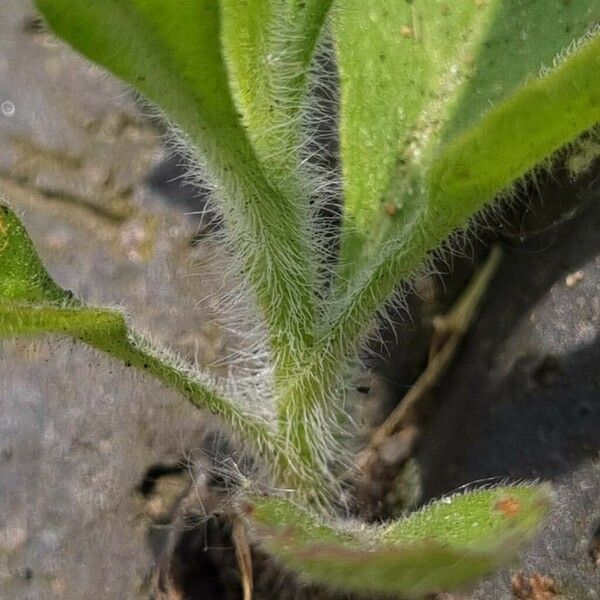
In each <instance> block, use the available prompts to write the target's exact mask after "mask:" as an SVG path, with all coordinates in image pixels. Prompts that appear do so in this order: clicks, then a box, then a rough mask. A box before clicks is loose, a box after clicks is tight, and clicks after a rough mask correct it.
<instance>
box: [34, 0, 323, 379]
mask: <svg viewBox="0 0 600 600" xmlns="http://www.w3.org/2000/svg"><path fill="white" fill-rule="evenodd" d="M37 4H38V6H39V8H40V10H41V11H42V13H43V14H44V16H45V17H46V18H47V20H48V21H49V23H50V25H51V26H52V28H53V29H54V30H55V31H56V32H57V33H58V34H59V35H60V36H61V37H63V38H64V39H65V40H66V41H68V42H69V43H70V44H72V45H73V46H74V47H75V48H76V49H77V50H79V51H80V52H82V53H83V54H85V55H86V56H87V57H89V58H90V59H92V60H93V61H95V62H97V63H98V64H100V65H102V66H103V67H106V68H108V69H110V70H111V71H112V72H113V73H115V74H116V75H117V76H119V77H120V78H122V79H123V80H125V81H126V82H128V83H129V84H131V85H132V86H134V87H135V88H136V89H138V90H139V91H141V92H142V93H143V94H144V95H145V96H146V97H147V98H148V99H150V100H151V101H152V102H153V103H155V104H157V105H158V106H159V107H161V108H162V109H163V110H164V111H165V112H166V114H167V115H168V116H169V117H170V118H171V119H172V120H173V121H174V122H175V123H176V124H177V125H178V126H179V127H180V128H181V129H182V130H183V132H184V133H185V134H186V135H187V137H188V139H189V140H191V141H192V143H193V144H194V145H195V146H196V147H197V148H198V149H199V150H200V153H201V154H202V158H203V160H204V161H205V162H206V163H207V165H208V169H209V175H211V176H213V177H214V178H216V180H217V182H218V183H219V184H220V185H221V186H222V189H223V191H224V194H223V195H222V210H223V214H224V217H225V219H226V223H227V229H228V232H229V237H230V240H231V241H232V243H233V245H234V247H235V248H236V250H237V252H238V255H239V257H240V260H241V262H242V265H243V269H242V270H243V271H244V272H245V274H246V275H247V277H248V279H249V282H250V284H251V286H252V289H253V290H254V292H255V294H256V297H257V299H258V303H259V305H260V308H261V310H262V313H263V315H264V317H265V321H266V325H267V328H268V331H269V334H270V341H271V347H272V349H273V353H274V362H275V363H276V365H277V366H278V367H281V368H282V369H284V368H285V367H289V365H290V363H293V362H294V361H293V360H292V358H291V357H292V356H293V355H294V354H295V352H297V351H298V350H299V349H302V348H304V347H305V345H308V344H310V343H311V341H312V336H313V319H314V298H313V290H314V284H313V279H314V274H315V265H314V264H312V252H311V248H310V244H309V243H308V241H307V236H306V227H307V225H306V223H305V222H304V219H305V216H306V215H305V214H304V213H303V211H301V210H298V206H297V204H296V200H297V198H296V197H290V196H288V195H286V194H285V193H282V192H281V190H280V189H277V188H276V187H275V186H274V185H273V182H274V179H276V178H273V177H269V176H268V174H266V172H265V170H264V168H265V167H268V165H261V164H260V163H259V160H258V158H257V156H256V153H255V151H254V148H253V147H252V144H251V143H250V142H249V140H248V136H247V133H246V131H245V129H244V128H243V127H242V124H241V122H240V117H239V115H238V112H237V108H236V107H235V105H234V102H233V99H232V94H231V90H230V87H229V81H228V73H227V70H226V68H225V64H224V61H223V57H222V52H221V37H220V35H221V9H220V6H221V5H220V3H219V2H216V1H215V0H180V1H177V2H165V1H164V0H87V1H86V2H81V1H80V0H38V2H37ZM290 368H291V367H290Z"/></svg>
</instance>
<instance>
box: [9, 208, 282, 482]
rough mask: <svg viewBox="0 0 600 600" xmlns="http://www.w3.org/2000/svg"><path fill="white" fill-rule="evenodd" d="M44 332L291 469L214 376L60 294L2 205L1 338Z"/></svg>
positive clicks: (110, 315)
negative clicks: (151, 383) (99, 355)
mask: <svg viewBox="0 0 600 600" xmlns="http://www.w3.org/2000/svg"><path fill="white" fill-rule="evenodd" d="M42 334H60V335H68V336H70V337H73V338H75V339H78V340H81V341H83V342H85V343H87V344H89V345H90V346H93V347H94V348H97V349H98V350H101V351H103V352H105V353H107V354H109V355H110V356H112V357H113V358H115V359H117V360H120V361H121V362H123V363H124V364H125V365H126V366H128V367H135V368H138V369H140V370H141V371H143V372H145V373H149V374H150V375H152V376H153V377H155V378H157V379H158V380H159V381H161V382H163V383H164V384H165V385H167V386H169V387H171V388H174V389H176V390H177V391H179V392H181V393H182V394H183V395H184V396H186V397H187V398H188V399H189V400H190V401H191V402H192V403H193V404H194V405H195V406H197V407H198V408H202V409H204V410H209V411H210V412H212V413H214V414H218V415H219V416H220V417H221V418H222V419H223V420H224V422H225V423H227V424H228V425H230V426H231V427H232V429H233V431H234V432H235V433H237V434H238V435H240V436H241V437H242V438H243V439H244V440H245V441H246V442H247V443H249V444H251V445H253V446H254V447H255V449H257V450H258V451H260V452H264V453H265V455H266V456H267V457H269V459H270V461H271V465H270V466H271V468H273V470H274V471H276V472H277V471H278V470H279V471H282V470H283V469H284V465H287V458H285V456H286V455H285V454H284V452H283V451H282V450H281V449H280V448H279V446H278V441H277V440H276V439H274V437H273V434H272V432H271V431H270V429H269V428H268V426H267V425H266V424H265V423H263V422H262V421H261V420H260V419H258V418H256V417H254V416H252V415H249V414H247V413H246V412H245V411H243V410H242V409H240V408H239V407H237V406H236V405H235V404H234V403H233V402H232V401H231V400H230V399H228V398H227V397H225V396H224V394H223V391H222V390H220V389H219V387H220V386H219V385H218V384H217V382H216V381H215V380H214V379H213V378H211V377H209V376H207V375H204V374H202V373H199V372H198V371H196V370H194V369H193V368H192V367H191V366H187V365H185V363H183V361H182V360H181V359H179V358H178V357H176V356H175V355H173V354H172V353H170V352H168V351H166V350H164V349H160V348H157V347H154V346H152V345H151V344H149V343H148V342H147V341H146V340H144V339H143V338H142V337H140V336H139V335H137V334H135V333H134V332H133V331H131V330H130V328H129V326H128V324H127V322H126V320H125V317H124V316H123V314H122V313H120V312H119V311H116V310H112V309H107V308H88V307H85V306H82V305H81V304H80V303H79V302H77V301H76V300H74V299H73V297H72V294H70V293H69V292H66V291H64V290H62V289H61V288H60V287H59V286H58V285H57V284H56V283H55V282H54V281H53V280H52V279H51V278H50V276H49V275H48V273H47V271H46V269H45V268H44V266H43V265H42V262H41V260H40V258H39V256H38V254H37V252H36V250H35V248H34V245H33V243H32V241H31V239H30V238H29V236H28V235H27V232H26V230H25V228H24V227H23V225H22V224H21V223H20V221H19V219H18V218H17V216H16V215H15V214H14V212H12V211H11V210H10V209H9V208H8V207H7V206H5V205H3V204H0V338H1V337H16V336H24V335H42ZM287 453H288V454H289V450H288V451H287Z"/></svg>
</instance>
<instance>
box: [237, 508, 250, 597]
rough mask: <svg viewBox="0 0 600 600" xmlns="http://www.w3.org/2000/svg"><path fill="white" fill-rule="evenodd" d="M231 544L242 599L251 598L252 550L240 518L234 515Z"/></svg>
mask: <svg viewBox="0 0 600 600" xmlns="http://www.w3.org/2000/svg"><path fill="white" fill-rule="evenodd" d="M232 538H233V544H234V546H235V556H236V558H237V563H238V567H239V569H240V576H241V578H242V589H243V591H244V600H252V593H253V590H254V579H253V576H252V551H251V549H250V542H249V541H248V536H247V535H246V529H245V528H244V523H243V522H242V521H241V519H239V518H237V517H235V518H234V521H233V532H232Z"/></svg>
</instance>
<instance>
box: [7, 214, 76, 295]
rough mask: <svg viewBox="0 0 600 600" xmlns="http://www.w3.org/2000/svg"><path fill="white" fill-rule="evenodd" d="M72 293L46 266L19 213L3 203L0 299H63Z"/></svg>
mask: <svg viewBox="0 0 600 600" xmlns="http://www.w3.org/2000/svg"><path fill="white" fill-rule="evenodd" d="M69 297H70V296H69V294H68V293H67V292H65V291H64V290H62V289H60V288H59V287H58V286H57V285H56V284H55V283H54V281H52V279H51V277H50V276H49V275H48V272H47V271H46V269H44V266H43V265H42V263H41V261H40V259H39V257H38V255H37V252H36V251H35V248H34V247H33V243H32V241H31V239H30V238H29V236H28V235H27V233H26V231H25V228H24V227H23V225H21V222H20V221H19V219H18V218H17V216H16V215H15V214H14V213H13V212H12V211H11V210H10V209H9V208H8V207H7V206H5V205H3V204H0V303H6V302H34V301H37V302H63V301H66V300H68V299H69Z"/></svg>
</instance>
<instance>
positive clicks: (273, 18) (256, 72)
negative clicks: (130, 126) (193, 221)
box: [221, 0, 331, 202]
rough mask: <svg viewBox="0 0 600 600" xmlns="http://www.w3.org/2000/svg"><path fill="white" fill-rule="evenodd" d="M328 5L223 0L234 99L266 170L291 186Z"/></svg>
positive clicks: (325, 1)
mask: <svg viewBox="0 0 600 600" xmlns="http://www.w3.org/2000/svg"><path fill="white" fill-rule="evenodd" d="M330 5H331V0H304V1H298V0H252V1H251V2H249V1H247V0H245V1H244V0H243V1H240V0H221V6H222V14H223V46H224V50H225V56H226V58H227V63H228V67H229V72H230V78H231V86H232V89H233V93H234V98H235V100H236V104H237V106H238V107H239V109H240V111H241V113H242V115H243V121H244V124H245V125H246V127H247V129H248V132H249V137H250V139H251V140H252V143H253V145H254V148H255V150H256V152H257V154H258V156H259V157H260V159H261V162H262V164H263V165H267V166H268V168H267V172H268V174H269V175H270V176H272V177H274V178H275V180H276V182H277V185H282V186H283V187H284V188H285V189H289V188H290V187H291V188H292V192H293V190H294V188H297V186H298V184H297V182H294V181H293V179H294V177H297V176H298V173H297V171H298V169H299V167H300V165H299V157H298V149H299V146H300V144H301V141H302V140H301V136H300V131H299V129H300V123H299V120H300V117H301V114H302V109H303V108H306V91H307V90H306V87H307V80H308V72H309V68H310V64H311V59H312V58H313V54H314V51H315V48H316V46H317V41H318V38H319V34H320V32H321V29H322V28H323V23H324V20H325V17H326V15H327V12H328V10H329V7H330ZM295 193H298V190H296V192H295ZM306 200H307V199H306V198H303V199H299V201H304V202H306Z"/></svg>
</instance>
